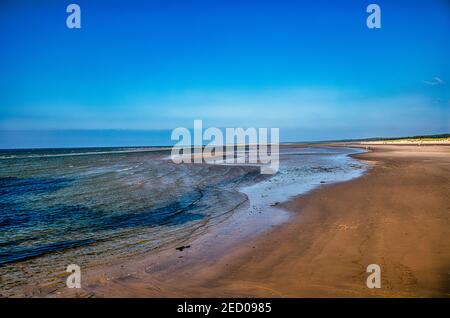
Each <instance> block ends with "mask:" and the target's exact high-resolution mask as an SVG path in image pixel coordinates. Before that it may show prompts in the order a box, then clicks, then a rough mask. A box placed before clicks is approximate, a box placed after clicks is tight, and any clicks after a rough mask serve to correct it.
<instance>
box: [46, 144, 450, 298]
mask: <svg viewBox="0 0 450 318" xmlns="http://www.w3.org/2000/svg"><path fill="white" fill-rule="evenodd" d="M354 145H355V144H354ZM356 146H361V145H360V144H356ZM370 149H371V150H372V151H371V152H368V153H364V154H359V155H356V157H357V158H359V159H361V160H365V161H366V162H368V163H369V165H370V166H371V168H370V170H369V172H368V173H367V174H365V175H364V176H363V177H360V178H358V179H355V180H352V181H349V182H344V183H339V184H334V185H326V186H323V187H320V188H319V189H317V190H315V191H313V192H311V193H309V194H307V195H304V196H300V197H298V198H295V199H293V200H291V201H290V202H287V203H285V204H283V205H282V208H285V209H288V210H289V211H292V212H293V213H294V217H292V218H291V219H290V221H289V222H288V223H285V224H283V225H280V226H277V227H275V228H274V229H273V230H272V231H270V232H269V233H266V234H263V235H259V236H258V237H256V238H253V239H250V240H247V241H245V242H241V243H240V244H238V245H237V246H236V245H228V246H226V248H224V249H220V248H217V249H216V250H214V248H213V249H211V246H209V247H206V246H203V247H202V246H198V245H195V246H194V245H193V246H192V247H191V248H187V249H184V250H183V251H175V250H170V251H165V252H163V253H159V254H158V255H153V256H148V257H143V258H141V259H137V258H136V259H135V260H132V261H127V262H123V263H122V264H120V265H114V266H105V267H102V268H98V269H96V270H92V271H90V272H88V273H87V274H86V275H84V276H83V278H82V285H83V289H82V290H81V291H73V290H66V291H65V292H62V293H61V292H58V294H56V293H54V294H52V296H97V297H118V296H123V297H173V296H177V297H216V296H225V297H227V296H236V297H240V296H247V297H266V296H267V297H278V296H279V297H317V296H320V297H366V296H382V297H449V296H450V147H449V146H435V145H433V146H431V145H430V146H420V147H418V146H397V145H370ZM224 245H227V244H224ZM206 251H207V252H206ZM211 251H212V252H211ZM373 263H375V264H379V265H380V266H381V277H382V286H381V289H368V288H367V287H366V278H367V276H368V275H369V274H368V273H366V267H367V265H369V264H373Z"/></svg>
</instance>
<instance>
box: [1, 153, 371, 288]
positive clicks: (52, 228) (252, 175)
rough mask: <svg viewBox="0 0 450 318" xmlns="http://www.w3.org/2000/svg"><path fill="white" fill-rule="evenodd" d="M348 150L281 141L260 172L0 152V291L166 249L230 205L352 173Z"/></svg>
mask: <svg viewBox="0 0 450 318" xmlns="http://www.w3.org/2000/svg"><path fill="white" fill-rule="evenodd" d="M355 152H357V150H352V149H348V148H327V147H314V148H282V150H281V154H280V156H281V157H280V159H281V162H280V171H279V172H278V174H276V175H274V176H267V175H261V174H260V169H259V167H255V166H245V165H244V166H242V165H241V166H238V165H206V164H180V165H176V164H174V163H172V162H171V161H169V160H165V159H166V158H167V155H168V152H167V151H164V150H160V149H145V151H140V150H139V149H138V150H136V149H124V148H118V149H103V148H99V149H84V150H79V149H69V150H39V151H30V150H28V151H17V150H16V151H10V152H7V151H3V152H1V153H0V158H1V159H0V266H1V267H0V273H1V280H0V295H4V296H8V295H15V294H16V293H17V290H20V286H21V285H26V284H33V282H36V283H38V282H39V283H40V284H42V283H44V284H45V283H46V284H49V285H52V284H56V285H58V284H59V285H61V284H63V283H64V277H65V276H66V275H67V274H66V273H65V268H66V266H67V265H68V264H71V263H75V264H78V265H80V266H81V267H86V266H92V265H96V264H103V263H107V262H109V261H111V260H118V259H120V258H128V257H131V256H133V255H138V254H142V253H146V252H149V251H152V250H157V249H163V248H173V247H175V246H177V245H179V244H182V243H183V242H185V241H188V240H190V239H192V238H193V237H197V236H199V235H201V234H203V233H205V232H206V231H207V230H208V228H210V227H211V226H215V225H217V224H219V223H221V222H223V221H224V220H226V219H227V218H228V217H229V216H230V215H232V214H233V213H234V212H236V211H237V209H238V208H239V209H240V210H242V209H247V210H248V211H249V212H250V213H252V212H255V211H258V210H265V211H266V212H267V211H270V209H272V208H271V207H270V206H271V205H274V204H276V203H277V202H281V201H285V200H287V199H288V198H289V197H291V196H294V195H297V194H300V193H304V192H305V191H308V190H311V189H313V188H314V187H316V186H318V185H320V184H321V182H327V183H329V182H337V181H343V180H347V179H350V178H353V177H356V176H358V175H360V174H361V173H362V172H363V170H364V165H363V164H361V163H360V162H358V161H357V160H355V159H352V158H350V157H348V154H350V153H355ZM265 216H266V217H267V213H266V214H265ZM268 216H269V217H271V215H270V213H269V215H268ZM274 217H275V216H274Z"/></svg>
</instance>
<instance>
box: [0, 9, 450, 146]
mask: <svg viewBox="0 0 450 318" xmlns="http://www.w3.org/2000/svg"><path fill="white" fill-rule="evenodd" d="M70 3H77V4H79V5H80V7H81V24H82V28H81V29H79V30H76V29H68V28H67V27H66V17H67V16H68V13H66V6H67V5H68V4H70ZM370 3H377V4H379V5H380V7H381V20H382V28H381V29H372V30H371V29H368V28H367V26H366V18H367V16H368V13H366V7H367V5H368V4H370ZM449 39H450V1H448V0H421V1H419V0H416V1H411V0H409V1H406V0H404V1H402V0H383V1H381V0H371V1H360V0H329V1H323V0H304V1H264V0H259V1H256V0H255V1H246V0H240V1H234V0H227V1H219V0H208V1H195V0H191V1H189V0H178V1H173V0H161V1H153V0H149V1H133V0H129V1H125V0H123V1H99V0H78V1H75V0H72V1H62V0H59V1H55V0H54V1H47V0H38V1H36V0H30V1H25V0H19V1H17V0H15V1H9V0H2V1H1V2H0V130H1V131H0V134H1V135H0V148H2V147H21V146H49V147H50V146H64V145H66V146H75V145H79V146H84V145H91V146H92V145H98V146H101V145H116V144H117V145H119V144H120V145H123V144H124V143H127V144H131V145H133V144H146V143H148V144H155V143H162V144H169V143H170V139H169V138H170V130H172V129H174V128H176V127H191V126H192V125H193V120H194V119H202V120H203V122H204V126H206V127H208V126H216V127H244V128H245V127H278V128H280V135H281V138H282V140H283V141H295V140H296V141H302V140H323V139H340V138H361V137H373V136H397V135H416V134H433V133H448V132H449V131H450V86H449V85H450V58H449V57H450V41H449ZM24 130H27V131H28V132H23V131H24ZM30 130H31V132H29V131H30ZM80 130H82V132H81V133H80ZM98 130H102V131H103V132H101V133H99V131H98ZM130 130H132V132H130ZM147 130H158V132H157V135H158V138H157V139H152V138H151V137H148V142H147V139H146V138H147V137H145V136H151V135H152V133H151V132H148V131H147ZM14 131H16V132H14ZM17 131H20V132H17ZM62 131H65V133H61V132H62ZM144 131H145V133H143V132H144ZM164 131H167V132H168V133H167V134H165V133H161V132H164ZM55 132H58V133H57V134H59V135H63V136H66V137H64V138H66V139H61V138H60V139H59V140H58V141H55V139H54V138H53V137H49V136H54V135H55ZM120 132H122V136H127V137H126V138H125V137H124V138H125V139H120V135H121V133H120ZM90 133H92V134H93V135H92V136H93V137H92V138H91V139H90V138H89V134H90ZM19 135H20V136H21V137H20V138H19V137H17V136H19ZM68 135H70V136H71V138H70V142H69V141H68V139H67V136H68ZM94 135H95V136H96V137H94ZM14 136H16V137H17V138H16V137H14ZM43 136H44V137H43ZM77 136H79V137H77ZM99 136H100V137H99ZM102 136H103V137H102ZM133 136H134V137H133ZM136 136H139V137H136ZM166 136H167V142H166V143H165V138H166ZM46 138H47V139H46ZM52 138H53V139H52ZM77 138H79V139H77ZM102 138H103V139H102ZM133 138H136V139H133ZM64 140H67V143H66V144H65V143H64Z"/></svg>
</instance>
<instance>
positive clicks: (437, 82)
mask: <svg viewBox="0 0 450 318" xmlns="http://www.w3.org/2000/svg"><path fill="white" fill-rule="evenodd" d="M423 83H424V84H427V85H430V86H437V85H444V84H445V82H444V80H443V79H442V78H440V77H437V76H436V77H434V78H433V80H431V81H423Z"/></svg>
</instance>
